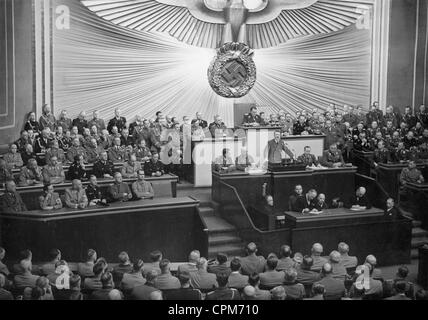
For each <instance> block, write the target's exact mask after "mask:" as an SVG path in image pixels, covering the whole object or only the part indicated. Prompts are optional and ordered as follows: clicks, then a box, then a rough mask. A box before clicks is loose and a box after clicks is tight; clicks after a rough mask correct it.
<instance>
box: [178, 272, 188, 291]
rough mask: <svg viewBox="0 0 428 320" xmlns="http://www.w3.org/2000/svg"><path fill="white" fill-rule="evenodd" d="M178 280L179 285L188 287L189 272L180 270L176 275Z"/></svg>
mask: <svg viewBox="0 0 428 320" xmlns="http://www.w3.org/2000/svg"><path fill="white" fill-rule="evenodd" d="M178 280H180V284H181V287H182V288H184V287H188V286H190V273H189V271H187V270H183V272H180V274H179V276H178Z"/></svg>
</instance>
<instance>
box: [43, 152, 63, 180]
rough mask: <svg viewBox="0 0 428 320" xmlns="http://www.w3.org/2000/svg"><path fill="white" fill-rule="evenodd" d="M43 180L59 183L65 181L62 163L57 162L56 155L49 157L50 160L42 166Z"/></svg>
mask: <svg viewBox="0 0 428 320" xmlns="http://www.w3.org/2000/svg"><path fill="white" fill-rule="evenodd" d="M42 173H43V180H44V182H45V183H49V184H60V183H64V181H65V173H64V169H63V168H62V165H61V164H60V163H58V158H57V157H56V156H53V157H51V159H50V161H49V162H48V164H47V165H46V166H44V168H43V171H42Z"/></svg>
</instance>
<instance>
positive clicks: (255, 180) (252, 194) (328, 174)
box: [212, 167, 357, 211]
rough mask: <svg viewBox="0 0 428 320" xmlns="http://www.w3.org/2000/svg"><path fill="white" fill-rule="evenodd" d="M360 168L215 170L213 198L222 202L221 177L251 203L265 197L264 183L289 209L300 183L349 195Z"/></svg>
mask: <svg viewBox="0 0 428 320" xmlns="http://www.w3.org/2000/svg"><path fill="white" fill-rule="evenodd" d="M356 172H357V168H355V167H345V168H337V169H324V170H311V169H309V170H305V171H294V172H293V171H290V172H275V173H270V172H269V173H267V174H265V175H262V176H251V175H249V174H248V173H244V172H231V173H226V174H219V173H217V172H213V174H212V176H213V187H212V195H213V200H214V201H217V202H221V201H222V199H221V197H220V194H221V190H220V189H221V188H222V186H221V183H220V182H221V181H223V182H225V183H227V184H229V185H231V186H233V187H235V188H236V189H237V191H238V193H239V196H240V197H241V199H242V201H243V202H244V203H245V204H246V205H248V206H251V205H256V204H258V203H260V201H261V199H262V186H263V184H264V183H267V184H268V193H269V194H271V195H273V197H274V201H275V208H276V209H278V210H282V211H284V210H288V209H289V203H288V199H289V196H290V195H292V194H293V192H294V188H295V186H296V185H298V184H301V185H302V186H303V190H304V191H305V192H307V191H308V190H309V189H312V188H314V189H316V190H317V191H318V192H319V193H324V194H326V196H327V200H328V201H330V200H331V199H333V198H336V197H340V198H346V197H349V195H351V194H353V193H354V192H355V189H356V186H355V174H356Z"/></svg>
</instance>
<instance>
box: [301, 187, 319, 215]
mask: <svg viewBox="0 0 428 320" xmlns="http://www.w3.org/2000/svg"><path fill="white" fill-rule="evenodd" d="M317 195H318V194H317V191H316V190H314V189H312V190H309V191H308V193H307V194H306V195H305V196H304V197H300V198H298V199H297V201H296V212H299V213H309V212H311V211H312V210H313V209H315V207H316V201H315V200H316V198H317Z"/></svg>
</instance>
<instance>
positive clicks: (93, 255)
mask: <svg viewBox="0 0 428 320" xmlns="http://www.w3.org/2000/svg"><path fill="white" fill-rule="evenodd" d="M86 261H87V262H95V261H97V252H96V251H95V250H94V249H89V250H88V253H87V254H86Z"/></svg>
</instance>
